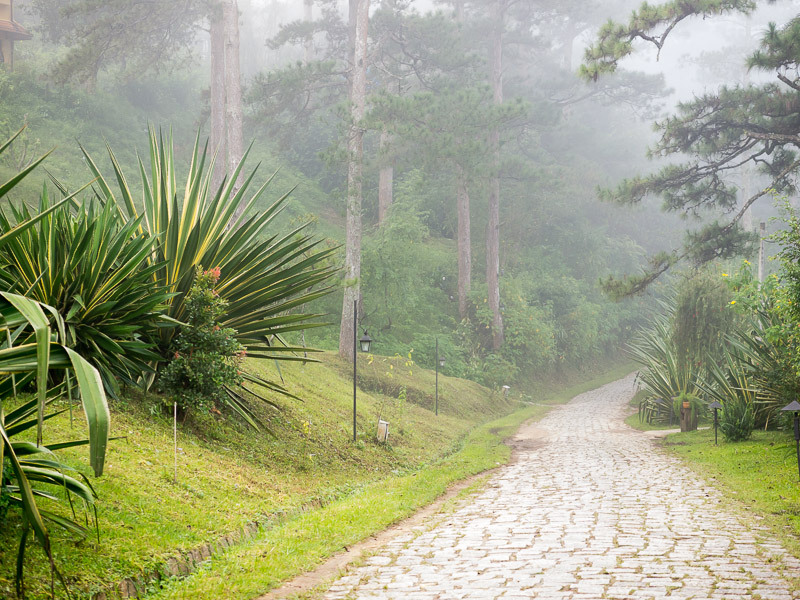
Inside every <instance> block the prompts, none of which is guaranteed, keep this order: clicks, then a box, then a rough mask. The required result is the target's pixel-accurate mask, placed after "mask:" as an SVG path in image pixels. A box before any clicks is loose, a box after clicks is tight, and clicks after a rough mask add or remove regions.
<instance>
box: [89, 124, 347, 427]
mask: <svg viewBox="0 0 800 600" xmlns="http://www.w3.org/2000/svg"><path fill="white" fill-rule="evenodd" d="M207 150H208V149H207V145H206V147H205V148H203V149H202V150H201V148H200V142H199V137H198V138H197V139H196V140H195V145H194V150H193V153H192V159H191V163H190V166H189V173H188V175H187V177H186V183H185V185H184V186H183V187H182V188H178V185H177V181H176V176H175V168H174V161H173V154H172V139H171V134H170V135H167V136H166V138H165V137H164V135H163V134H157V133H156V132H155V130H153V129H152V128H151V130H150V161H149V162H150V164H149V174H148V168H147V167H146V166H145V163H144V161H142V160H141V159H140V161H139V166H140V177H141V185H142V189H143V193H142V198H141V201H140V202H139V203H137V202H136V201H135V200H134V196H133V193H132V192H131V189H130V187H129V185H128V183H127V180H126V177H125V174H124V173H123V172H122V169H121V167H120V165H119V163H118V162H117V160H116V158H115V157H114V153H113V151H112V150H111V148H110V147H109V149H108V151H109V156H110V158H111V162H112V165H113V169H114V179H115V180H116V190H115V189H112V185H111V184H110V183H109V181H108V180H107V179H106V178H105V177H104V176H103V174H102V173H101V172H100V169H99V168H98V167H97V165H96V163H95V162H94V161H93V160H92V158H91V156H89V154H88V153H86V152H85V151H84V155H85V157H86V161H87V164H88V165H89V167H90V169H91V170H92V173H93V175H94V176H95V177H96V182H97V183H96V188H97V191H98V194H99V196H100V197H101V199H102V201H103V202H105V203H109V204H113V205H115V206H116V207H117V208H118V210H119V212H120V214H121V215H123V217H124V218H125V219H129V218H130V219H137V220H138V219H142V220H141V223H140V225H139V231H140V232H142V233H148V234H149V235H151V236H152V237H154V238H155V239H156V240H157V244H156V246H155V247H154V250H153V252H152V253H151V255H150V256H149V258H148V263H147V264H148V271H149V272H150V273H151V277H152V280H153V282H154V284H155V285H156V286H157V287H158V288H159V289H164V290H168V291H169V292H171V293H172V294H173V296H172V297H171V298H170V299H169V300H168V301H167V314H168V316H169V317H170V318H171V319H174V320H176V321H179V322H184V321H185V320H186V316H187V315H186V306H185V298H186V294H187V293H188V292H189V290H190V289H191V286H192V282H193V280H194V275H195V270H196V268H197V267H198V266H201V265H202V266H203V267H205V268H219V269H220V271H221V277H220V280H219V283H218V285H217V288H216V289H217V291H218V293H219V295H220V296H221V297H222V298H223V299H224V300H225V301H226V302H227V303H228V310H227V314H226V316H225V317H224V319H223V320H222V321H221V322H220V326H222V327H226V328H232V329H234V330H236V331H237V339H238V341H239V342H240V343H241V344H242V345H243V346H245V347H246V348H247V354H248V356H249V357H251V358H268V359H274V360H308V358H306V357H304V356H298V352H299V351H301V350H302V351H306V349H305V348H295V347H291V346H289V345H287V344H285V343H283V341H282V338H281V336H282V335H283V334H286V333H288V332H292V331H298V330H301V329H307V328H310V327H317V326H320V325H322V323H317V322H309V321H310V320H311V319H313V318H315V317H319V316H321V315H313V314H306V313H303V312H297V310H298V309H301V308H302V307H303V306H304V305H306V304H307V303H309V302H311V301H312V300H314V299H316V298H319V297H321V296H323V295H325V294H327V293H329V292H330V289H331V288H329V287H324V286H323V284H325V283H326V282H327V281H328V280H329V278H330V277H331V276H332V275H333V274H334V273H335V272H336V269H335V268H333V267H330V266H328V265H327V264H326V259H327V258H328V257H329V256H331V254H332V253H333V252H335V249H330V248H323V249H319V245H320V240H315V239H312V238H311V237H310V236H309V235H308V234H306V233H304V232H303V230H304V228H305V225H304V226H301V227H298V228H297V229H296V230H294V231H291V232H289V233H287V234H285V235H282V236H277V235H275V234H270V233H269V231H270V229H271V228H272V227H273V226H274V224H275V218H276V217H277V215H278V214H279V213H280V212H281V210H282V209H283V208H284V206H285V203H286V199H287V197H288V194H286V195H284V196H282V197H281V198H280V199H278V200H277V201H276V202H275V203H274V204H272V206H270V207H269V208H268V209H267V210H265V211H264V212H254V211H253V210H252V209H254V207H255V205H256V203H257V202H258V201H259V199H260V198H261V197H262V195H263V193H264V191H265V190H266V188H267V186H268V185H269V181H267V182H266V183H265V184H264V185H262V186H261V187H260V188H258V189H256V190H255V191H251V186H252V183H253V179H254V176H255V170H254V171H253V172H251V173H250V174H249V175H248V176H247V177H246V178H245V181H244V184H243V185H242V187H241V188H240V189H238V190H237V189H236V187H235V182H236V180H237V177H238V175H239V173H240V171H241V170H242V168H243V165H244V162H245V160H246V158H247V153H245V157H244V158H243V159H242V162H241V163H240V164H239V166H238V167H237V168H236V170H235V171H234V172H233V173H231V174H230V177H229V178H227V179H226V180H225V181H224V182H223V183H222V185H221V186H220V187H219V188H218V189H216V190H215V189H212V187H211V173H212V171H213V169H214V159H213V157H211V158H209V155H208V152H207ZM248 152H249V151H248ZM243 201H244V202H245V204H246V209H245V211H244V213H243V215H242V216H241V217H239V218H238V220H233V215H234V212H235V210H236V208H237V206H239V204H240V203H241V202H243ZM140 211H141V212H140ZM150 269H152V270H150ZM320 286H323V287H320ZM174 335H175V330H174V329H166V328H165V329H162V330H161V333H160V348H161V353H162V356H164V357H167V356H169V350H170V343H171V341H172V339H173V336H174ZM245 378H246V379H247V380H248V381H250V382H253V383H258V384H260V385H262V386H265V387H266V388H268V389H270V390H273V391H276V392H278V393H282V394H287V395H290V394H289V393H288V392H287V390H286V389H285V388H284V387H283V386H282V385H280V384H279V383H276V382H271V381H265V380H263V379H260V378H257V377H254V376H252V375H247V374H245ZM229 396H230V401H231V406H232V407H233V408H234V409H235V410H237V411H238V412H239V413H240V414H241V415H242V416H244V417H245V418H246V419H248V421H250V422H251V424H253V420H252V414H250V413H249V412H248V411H247V409H246V404H245V403H244V401H243V398H242V397H241V396H239V395H238V393H236V392H234V391H233V390H230V391H229Z"/></svg>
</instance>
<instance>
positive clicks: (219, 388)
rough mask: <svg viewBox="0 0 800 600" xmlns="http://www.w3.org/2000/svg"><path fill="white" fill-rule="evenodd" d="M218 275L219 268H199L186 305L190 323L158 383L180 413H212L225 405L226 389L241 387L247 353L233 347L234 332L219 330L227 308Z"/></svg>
mask: <svg viewBox="0 0 800 600" xmlns="http://www.w3.org/2000/svg"><path fill="white" fill-rule="evenodd" d="M220 275H221V272H220V269H219V267H215V268H213V269H208V270H207V271H204V270H203V269H202V267H198V268H197V272H196V275H195V282H194V285H193V286H192V289H191V290H190V291H189V293H188V294H187V295H186V300H185V302H186V306H187V309H188V311H187V312H188V314H189V318H188V320H187V323H186V324H185V325H184V326H183V327H181V331H180V334H179V335H178V337H177V339H176V340H175V343H174V352H173V354H172V360H171V361H170V362H169V364H168V365H167V367H166V369H164V371H163V372H162V374H161V377H160V379H159V384H160V387H161V390H162V391H163V392H164V393H166V394H168V395H169V396H170V397H171V398H172V399H174V400H175V401H176V402H177V403H178V406H179V407H180V409H181V410H182V411H183V412H186V411H188V410H189V409H192V408H195V409H201V410H211V409H212V408H214V406H215V404H216V403H217V402H219V401H221V400H223V398H224V395H225V393H226V392H225V388H226V387H231V386H237V385H241V383H242V375H241V364H242V362H243V361H244V358H245V356H246V351H245V348H244V347H243V346H242V345H241V344H239V342H238V341H236V337H235V336H236V331H235V330H233V329H229V328H223V327H220V325H219V320H220V319H221V318H222V317H223V316H224V315H225V310H226V308H227V306H228V303H227V302H226V301H225V300H223V299H222V298H220V297H219V294H218V293H217V292H216V290H215V289H214V286H216V284H217V282H218V281H219V278H220Z"/></svg>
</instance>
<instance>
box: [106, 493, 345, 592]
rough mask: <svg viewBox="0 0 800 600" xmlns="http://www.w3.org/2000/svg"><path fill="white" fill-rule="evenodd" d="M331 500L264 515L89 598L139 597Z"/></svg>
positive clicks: (312, 501)
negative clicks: (262, 517)
mask: <svg viewBox="0 0 800 600" xmlns="http://www.w3.org/2000/svg"><path fill="white" fill-rule="evenodd" d="M333 500H334V499H333V498H332V499H328V500H322V499H319V498H316V499H314V500H311V501H309V502H306V503H304V504H302V505H301V506H300V507H298V508H296V509H292V510H287V511H279V512H276V513H273V514H272V515H269V516H267V517H266V519H265V521H264V522H259V521H250V522H248V523H246V524H245V525H244V526H243V527H242V528H241V529H237V530H236V531H234V532H232V533H229V534H227V535H223V536H221V537H219V538H217V540H216V541H214V542H210V543H208V544H203V545H202V546H199V547H197V548H194V549H192V550H189V551H186V552H180V553H178V554H176V555H173V556H170V557H169V558H168V559H167V560H166V561H165V562H162V563H159V564H158V565H156V566H155V568H154V569H153V570H152V571H150V572H148V573H142V574H140V575H138V576H136V577H126V578H125V579H123V580H122V581H120V582H119V583H117V584H116V585H114V586H112V587H111V588H107V589H105V590H103V591H99V592H96V593H94V594H93V595H92V596H91V598H92V600H126V599H128V598H143V597H144V596H146V595H147V593H148V592H149V591H152V589H153V588H154V587H161V585H162V584H161V582H162V581H165V580H169V579H181V578H183V577H187V576H189V575H191V574H192V573H194V571H196V570H197V568H198V567H199V566H200V565H201V564H203V563H204V562H205V561H206V560H208V559H209V558H211V557H212V556H215V555H218V554H220V553H222V552H223V551H225V550H227V549H228V548H232V547H233V546H236V545H238V544H241V543H243V542H246V541H249V540H252V539H254V538H255V537H256V536H257V535H258V534H259V533H260V532H262V531H267V530H269V529H272V528H273V527H276V526H278V525H281V524H283V523H286V522H287V521H288V520H289V519H291V518H293V517H296V516H298V515H300V514H303V513H306V512H309V511H311V510H314V509H319V508H324V507H325V506H326V505H327V504H329V503H330V502H331V501H333Z"/></svg>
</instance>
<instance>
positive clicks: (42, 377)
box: [0, 292, 110, 596]
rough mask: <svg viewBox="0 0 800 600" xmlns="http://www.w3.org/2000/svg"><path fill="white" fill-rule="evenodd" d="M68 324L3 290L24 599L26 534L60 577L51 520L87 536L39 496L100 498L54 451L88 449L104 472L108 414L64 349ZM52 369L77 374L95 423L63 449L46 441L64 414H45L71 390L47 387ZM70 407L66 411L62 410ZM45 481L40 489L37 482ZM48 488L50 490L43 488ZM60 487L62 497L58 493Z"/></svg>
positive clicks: (5, 436)
mask: <svg viewBox="0 0 800 600" xmlns="http://www.w3.org/2000/svg"><path fill="white" fill-rule="evenodd" d="M45 310H47V311H48V312H50V313H51V315H52V317H51V318H52V319H53V320H54V321H55V322H56V325H57V330H58V333H57V334H56V335H55V340H54V339H53V337H54V336H53V332H52V330H51V326H50V319H48V317H46V316H45V312H44V311H45ZM64 330H65V328H64V323H63V321H62V320H61V319H60V317H59V316H58V313H56V312H55V310H54V309H53V308H52V307H47V306H43V305H41V304H39V303H38V302H35V301H33V300H30V299H28V298H24V297H22V296H18V295H15V294H9V293H6V292H3V293H0V437H2V444H0V464H3V461H4V460H5V459H7V460H8V461H9V463H10V465H11V470H12V473H13V481H12V482H11V483H10V485H8V486H7V487H6V492H7V493H9V494H10V505H11V506H16V507H18V508H19V509H20V510H21V511H22V515H23V520H22V523H23V530H22V535H21V538H20V546H19V552H18V554H17V593H18V595H20V596H21V595H23V572H24V570H23V564H24V558H25V548H26V544H27V540H28V536H29V535H30V533H31V532H32V533H33V535H34V538H35V539H36V541H37V542H38V543H39V545H40V546H41V548H42V550H43V551H44V553H45V555H46V556H47V558H48V560H49V561H50V565H51V568H52V569H51V570H52V572H53V573H55V574H57V573H58V572H57V570H56V569H55V564H54V561H53V552H52V549H51V547H50V537H49V534H48V523H51V524H54V525H56V526H58V527H62V528H64V529H66V530H67V531H70V532H72V533H75V534H79V535H85V534H86V533H87V530H86V528H85V527H83V526H82V525H80V524H78V523H77V522H75V521H74V520H72V519H70V518H69V517H65V516H64V515H61V514H58V513H55V512H52V511H46V510H43V509H40V508H39V506H38V504H37V498H47V499H50V500H54V501H66V502H69V504H70V506H72V505H73V502H72V500H71V499H70V498H69V497H70V496H77V498H79V499H80V500H82V501H83V502H84V503H85V506H87V507H88V506H89V505H92V504H93V503H94V498H95V494H94V491H93V490H92V488H91V486H90V485H89V483H88V481H87V480H86V479H85V478H83V481H80V480H79V479H77V478H75V477H73V476H71V475H68V474H67V472H69V471H72V469H70V468H69V467H67V466H66V465H64V464H63V463H61V462H60V461H59V460H58V459H57V458H56V457H55V455H54V454H53V451H55V450H59V449H63V448H69V447H74V446H81V445H88V446H89V454H90V462H91V465H92V467H93V469H94V472H95V475H97V476H99V475H101V474H102V472H103V463H104V460H105V452H106V446H107V444H108V431H109V424H110V416H109V411H108V405H107V403H106V398H105V394H104V392H103V385H102V382H101V380H100V374H99V373H98V372H97V370H96V369H95V368H94V367H92V366H91V365H90V364H89V363H88V362H87V361H86V360H85V359H84V358H83V357H81V356H80V355H79V354H78V353H77V352H75V351H74V350H72V349H70V348H68V347H66V346H64V345H63V344H62V343H60V341H63V336H64ZM53 369H60V370H71V371H72V372H73V373H74V374H75V378H76V380H77V386H78V390H79V391H80V396H81V400H82V403H83V408H84V412H85V414H86V418H87V421H88V423H89V439H87V440H75V441H68V442H63V443H57V444H49V445H47V446H45V445H44V443H43V424H44V422H45V421H46V420H48V419H50V418H52V417H54V416H56V415H57V414H59V412H62V411H57V412H53V413H50V414H45V410H46V408H47V406H48V405H49V404H50V403H52V402H53V400H55V399H57V398H59V397H61V396H63V394H64V391H65V389H69V388H70V387H71V385H70V384H71V379H70V378H69V377H67V378H66V380H65V384H61V385H59V386H57V387H55V388H54V389H50V390H48V388H47V381H48V377H49V374H50V371H51V370H53ZM33 381H35V383H36V390H37V392H36V397H35V398H34V399H32V400H30V401H28V402H24V403H22V404H20V405H19V406H16V407H15V408H14V409H12V410H10V411H9V412H8V414H6V413H5V410H4V408H5V407H4V404H5V403H6V401H7V400H8V399H9V398H10V397H12V396H14V395H15V393H16V391H17V390H18V389H23V388H24V386H26V385H27V384H29V383H31V382H33ZM64 410H66V409H64ZM33 428H37V434H36V443H35V444H34V443H32V442H29V441H20V440H18V439H15V438H18V437H19V435H20V434H22V433H23V432H25V431H27V430H29V429H33ZM36 484H40V485H38V486H37V485H36ZM41 484H44V485H45V487H41ZM59 489H60V490H62V494H61V495H56V494H55V493H54V492H55V491H57V490H59Z"/></svg>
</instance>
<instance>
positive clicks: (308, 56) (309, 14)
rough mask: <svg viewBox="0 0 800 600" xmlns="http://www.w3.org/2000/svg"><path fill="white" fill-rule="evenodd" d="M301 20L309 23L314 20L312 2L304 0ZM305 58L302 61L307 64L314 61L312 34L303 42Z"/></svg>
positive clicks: (312, 0)
mask: <svg viewBox="0 0 800 600" xmlns="http://www.w3.org/2000/svg"><path fill="white" fill-rule="evenodd" d="M303 8H304V11H303V20H304V21H305V22H306V23H310V22H311V21H313V20H314V0H304V2H303ZM304 50H305V57H304V61H305V63H306V64H309V63H310V62H311V61H312V60H313V59H314V34H312V33H309V34H308V35H307V36H306V39H305V42H304Z"/></svg>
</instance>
